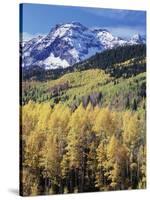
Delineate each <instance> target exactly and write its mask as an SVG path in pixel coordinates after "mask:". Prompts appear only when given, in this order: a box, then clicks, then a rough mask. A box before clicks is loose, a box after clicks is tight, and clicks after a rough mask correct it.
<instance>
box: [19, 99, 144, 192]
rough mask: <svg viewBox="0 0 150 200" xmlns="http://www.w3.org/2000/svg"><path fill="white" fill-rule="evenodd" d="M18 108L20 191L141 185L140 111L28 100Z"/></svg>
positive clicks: (114, 187) (142, 143)
mask: <svg viewBox="0 0 150 200" xmlns="http://www.w3.org/2000/svg"><path fill="white" fill-rule="evenodd" d="M22 114H23V119H22V124H21V126H22V129H23V132H22V142H21V144H22V146H23V164H22V172H21V177H22V188H21V189H22V192H23V195H35V194H55V193H72V192H86V191H88V192H90V191H108V190H123V189H137V188H145V186H146V174H145V173H146V172H145V168H146V160H145V159H146V146H145V115H144V113H143V112H131V111H130V110H127V111H124V112H117V111H111V110H110V109H108V108H99V107H98V106H97V107H94V108H93V106H91V105H90V104H89V105H88V106H87V108H84V107H83V106H82V105H80V106H79V107H78V108H77V109H76V110H75V111H74V112H72V111H71V110H70V109H69V108H68V107H67V106H65V105H63V104H57V105H56V106H55V107H54V108H51V107H50V106H49V103H41V104H39V103H33V102H30V103H28V104H27V105H25V106H24V107H23V109H22Z"/></svg>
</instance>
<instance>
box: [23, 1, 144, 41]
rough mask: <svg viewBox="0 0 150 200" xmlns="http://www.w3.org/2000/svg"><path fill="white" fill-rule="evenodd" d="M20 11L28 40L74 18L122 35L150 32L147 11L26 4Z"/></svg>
mask: <svg viewBox="0 0 150 200" xmlns="http://www.w3.org/2000/svg"><path fill="white" fill-rule="evenodd" d="M20 13H21V19H22V20H21V24H22V25H21V32H22V33H23V39H25V40H26V39H31V38H32V37H35V36H37V35H45V34H47V33H49V32H50V30H51V28H52V27H53V26H55V25H56V24H59V23H67V22H72V21H77V22H80V23H81V24H83V25H85V26H87V27H101V28H106V29H108V30H110V31H111V32H112V33H113V34H114V35H116V36H120V37H126V38H129V37H131V36H132V35H133V34H136V33H140V34H142V35H145V34H146V12H145V11H132V10H119V9H103V8H86V7H71V6H53V5H44V4H23V5H22V6H21V9H20Z"/></svg>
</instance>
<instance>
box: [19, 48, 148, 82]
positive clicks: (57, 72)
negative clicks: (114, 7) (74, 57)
mask: <svg viewBox="0 0 150 200" xmlns="http://www.w3.org/2000/svg"><path fill="white" fill-rule="evenodd" d="M145 57H146V45H144V44H141V45H132V46H130V45H129V46H121V47H120V46H119V47H116V48H113V49H110V50H105V51H103V52H101V53H97V54H96V55H94V56H92V57H90V58H89V59H87V60H85V61H82V62H79V63H77V64H75V65H73V66H71V67H68V68H64V69H63V68H58V69H49V70H45V69H44V68H42V67H39V66H37V65H35V66H32V68H23V69H22V72H23V73H22V78H23V79H24V80H28V79H32V80H47V79H56V78H59V77H60V76H62V75H63V74H66V73H70V72H74V71H83V70H87V69H93V68H99V69H103V70H104V71H105V72H106V73H110V74H111V76H115V77H121V76H132V75H133V74H134V73H136V74H138V73H140V72H144V71H145V70H146V59H145ZM126 66H128V67H126Z"/></svg>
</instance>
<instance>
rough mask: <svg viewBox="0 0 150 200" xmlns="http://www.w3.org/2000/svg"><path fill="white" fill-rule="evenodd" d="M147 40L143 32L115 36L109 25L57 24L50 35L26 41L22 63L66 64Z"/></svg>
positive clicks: (26, 65) (66, 65)
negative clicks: (94, 26)
mask: <svg viewBox="0 0 150 200" xmlns="http://www.w3.org/2000/svg"><path fill="white" fill-rule="evenodd" d="M143 41H144V40H143V39H142V37H141V36H140V35H139V34H136V35H134V36H133V37H132V39H131V40H130V41H127V40H125V39H122V38H119V37H116V36H113V35H112V33H111V32H110V31H108V30H107V29H103V28H99V27H97V28H94V29H90V28H88V27H86V26H84V25H82V24H81V23H80V22H76V21H72V22H67V23H61V24H56V26H55V27H53V28H52V29H51V31H50V32H49V34H48V35H46V36H44V37H42V36H38V37H36V38H34V39H32V40H30V41H28V42H26V43H25V45H22V46H23V51H22V57H23V59H22V60H23V64H22V66H25V67H32V66H33V65H36V66H40V67H44V68H46V69H54V68H59V67H62V68H65V67H68V66H72V65H73V64H75V63H77V62H80V61H82V60H85V59H87V58H89V57H91V56H93V55H94V54H96V53H97V52H102V51H104V50H106V49H112V48H114V47H117V46H124V45H132V44H139V43H143Z"/></svg>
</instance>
